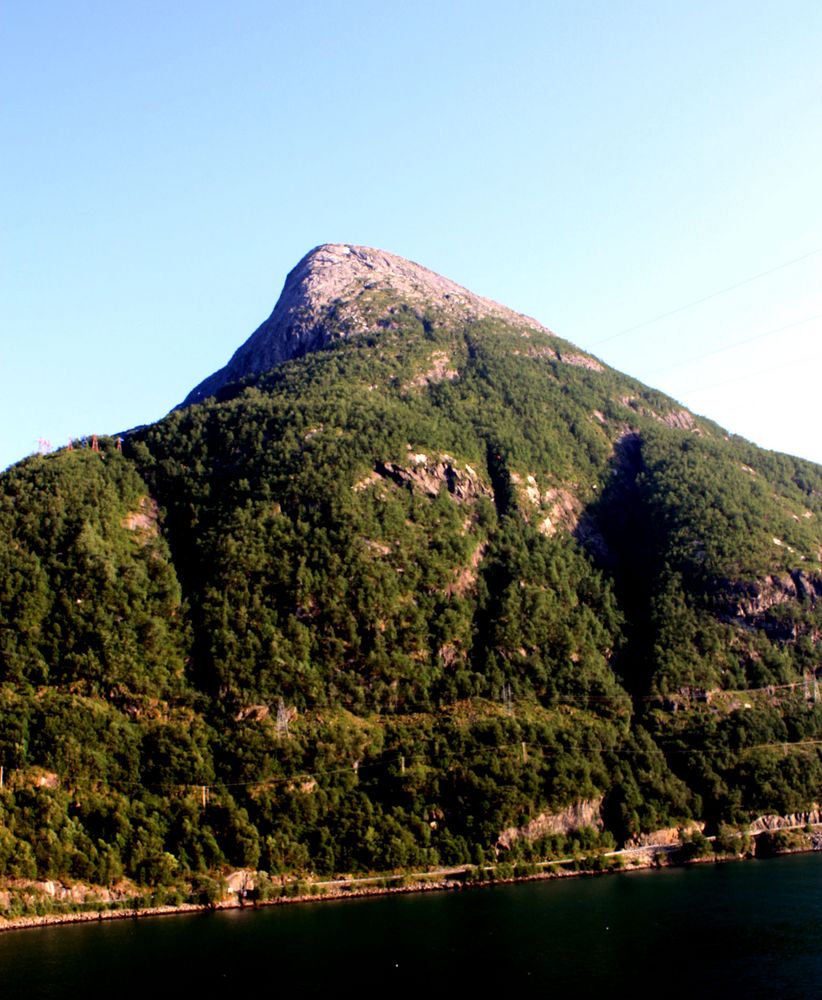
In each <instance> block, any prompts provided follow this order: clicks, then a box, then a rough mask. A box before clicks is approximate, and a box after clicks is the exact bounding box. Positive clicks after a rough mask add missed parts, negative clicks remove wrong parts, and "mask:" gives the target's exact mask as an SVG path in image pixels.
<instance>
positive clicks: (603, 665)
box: [0, 297, 822, 905]
mask: <svg viewBox="0 0 822 1000" xmlns="http://www.w3.org/2000/svg"><path fill="white" fill-rule="evenodd" d="M369 308H370V309H371V310H372V312H373V313H374V316H373V317H372V319H373V321H374V328H375V329H377V330H378V332H377V333H374V334H373V335H363V336H361V337H358V338H355V339H351V340H345V341H339V342H337V343H336V344H335V345H334V346H332V347H330V348H328V349H326V350H323V351H321V352H318V353H316V354H313V355H308V356H306V357H304V358H301V359H299V360H296V361H293V362H290V363H288V364H286V365H283V366H282V367H281V368H278V369H276V370H274V371H272V372H270V373H268V374H266V375H265V376H263V377H262V378H259V379H257V380H255V381H253V382H249V384H244V385H238V386H233V387H229V388H227V389H225V390H223V391H222V392H221V394H220V397H219V398H218V399H217V400H209V401H206V402H205V403H203V404H201V405H197V406H192V407H189V408H188V409H186V410H182V411H175V412H173V413H171V414H170V415H169V416H168V417H166V418H165V419H164V420H162V421H160V422H159V423H157V424H154V425H152V426H150V427H147V428H145V429H142V430H140V431H137V432H135V433H134V434H132V435H131V436H130V437H129V439H128V440H127V442H126V445H125V449H124V451H123V452H122V453H120V452H119V451H117V450H116V448H115V447H114V443H113V442H112V441H107V440H105V439H104V440H102V442H101V447H102V451H101V453H100V454H97V453H95V452H92V451H90V450H87V449H80V450H75V451H70V452H69V451H63V452H59V453H55V454H53V455H47V456H38V457H34V458H31V459H28V460H26V461H24V462H22V463H20V464H19V465H17V466H15V467H13V468H12V469H10V470H8V471H7V472H6V473H4V474H3V475H2V477H0V565H1V567H2V568H0V765H2V766H3V768H4V783H3V788H2V790H0V876H5V877H20V878H29V879H31V878H35V877H37V878H41V879H43V878H54V879H63V880H68V881H71V880H82V881H85V882H88V883H92V884H95V885H99V886H114V885H116V884H117V883H118V881H120V880H121V879H123V878H127V879H130V880H133V881H134V882H136V883H138V884H139V885H140V886H143V887H145V889H146V892H147V894H150V893H156V892H158V891H159V890H160V888H162V887H165V889H164V890H163V891H165V892H166V897H164V898H169V899H183V898H197V899H202V900H203V901H205V902H213V901H214V899H215V898H216V894H218V892H219V876H220V872H222V871H224V870H225V869H226V868H228V867H230V866H231V867H246V868H254V869H261V870H263V871H265V872H267V873H268V876H269V877H268V880H267V881H266V880H262V881H261V887H260V888H259V890H258V891H259V893H260V896H261V898H263V897H265V896H266V895H267V896H268V897H271V896H272V895H276V894H278V893H280V892H281V891H282V892H284V891H286V889H288V891H289V892H292V891H296V889H294V888H293V886H295V885H296V883H295V882H294V881H293V878H292V879H291V880H289V881H286V878H285V877H286V876H292V877H293V876H297V875H300V874H308V873H313V874H316V875H333V874H335V873H346V872H348V873H364V872H373V871H376V872H392V871H401V870H409V869H417V870H423V869H425V868H429V867H435V866H438V865H461V864H472V865H475V866H476V872H481V871H482V870H483V867H484V866H486V865H494V866H496V877H498V878H503V877H511V876H512V875H513V874H514V873H519V874H522V873H523V872H524V873H528V872H530V871H532V870H533V866H534V865H535V864H537V863H538V862H541V861H545V860H549V859H551V858H562V857H574V858H578V859H579V861H578V864H579V866H580V867H582V868H584V869H585V870H599V869H601V868H602V867H603V866H607V865H610V864H611V862H609V861H607V859H603V858H602V857H601V855H599V854H597V853H596V852H597V851H601V850H602V849H605V848H611V847H613V846H614V845H615V844H617V843H621V842H623V841H626V840H628V839H629V838H632V837H636V836H639V835H641V834H642V833H647V832H649V831H651V830H654V829H660V828H666V827H676V826H677V825H681V824H684V823H686V822H687V821H688V820H690V819H692V818H701V819H704V820H706V821H707V823H708V825H709V832H711V831H715V830H716V829H719V830H720V831H721V833H720V836H721V840H722V844H723V845H724V846H723V848H722V849H723V850H724V851H727V852H736V851H737V849H738V848H739V845H738V843H737V840H738V838H737V836H736V835H735V834H733V833H731V832H729V831H731V829H732V827H733V828H736V827H739V826H740V825H741V824H744V823H745V822H746V821H747V820H749V819H750V818H751V817H752V816H754V815H756V814H758V813H762V812H780V813H785V812H796V811H799V810H802V809H807V808H808V807H809V806H810V804H811V803H812V802H813V801H815V800H816V799H817V798H818V794H819V793H818V790H819V788H820V787H821V786H822V755H820V752H819V747H818V746H817V745H816V743H814V742H813V741H817V740H820V739H822V707H820V706H816V705H815V704H814V703H812V699H811V698H809V696H808V695H809V694H810V695H812V694H813V681H812V680H810V679H809V678H810V677H811V672H812V671H814V670H815V669H816V665H817V660H818V636H819V635H820V634H822V601H820V600H819V597H822V575H820V564H819V561H818V560H819V555H820V544H822V530H821V529H820V518H821V517H822V470H820V469H819V468H818V467H816V466H814V465H811V464H810V463H807V462H802V461H800V460H798V459H792V458H788V457H787V456H780V455H773V454H770V453H766V452H763V451H760V450H759V449H756V448H754V447H753V446H751V445H749V444H747V443H746V442H744V441H741V440H737V439H730V440H729V439H727V438H726V436H725V435H724V433H723V432H722V431H721V430H720V429H719V428H717V427H715V426H714V425H712V424H710V423H708V422H707V421H701V420H695V419H694V420H691V418H690V417H688V418H687V420H686V421H685V422H684V423H683V419H682V416H681V413H679V412H678V409H677V407H676V405H675V404H674V403H673V402H672V401H671V400H668V399H666V398H665V397H663V396H661V395H660V394H658V393H655V392H653V391H651V390H648V389H646V388H645V387H643V386H641V385H640V384H638V383H636V382H634V381H633V380H631V379H628V378H626V377H624V376H621V375H619V374H618V373H616V372H613V371H610V370H608V369H604V370H602V371H599V370H595V369H592V368H586V367H580V366H576V365H572V364H566V363H564V362H563V361H562V360H561V356H562V355H563V353H564V354H565V355H567V354H569V353H571V352H572V349H571V347H570V345H566V344H563V342H561V341H558V340H556V338H552V337H549V336H548V335H546V334H543V333H541V332H539V331H532V332H531V333H530V335H529V336H528V337H524V336H523V335H522V331H521V330H520V329H518V328H516V329H515V328H508V327H506V326H505V325H504V324H503V323H501V322H499V321H489V320H484V321H482V322H477V323H471V324H465V325H456V324H452V325H448V324H440V325H438V321H437V317H436V316H433V317H432V316H425V315H418V314H417V313H415V312H414V311H413V310H411V309H409V308H408V307H405V306H403V304H402V303H396V302H392V301H390V300H388V299H385V301H383V300H382V299H380V298H379V297H373V301H370V303H369ZM433 352H442V353H444V354H446V355H447V357H448V359H449V365H450V366H451V367H452V368H453V369H457V370H459V373H460V374H459V378H455V379H451V378H442V379H441V380H439V381H437V380H436V379H431V380H430V381H426V380H425V378H424V377H423V376H424V375H425V373H426V372H427V371H428V370H429V368H430V366H431V357H432V353H433ZM669 425H670V426H669ZM529 477H530V478H529ZM760 689H762V690H760ZM600 800H601V803H602V805H601V817H602V820H603V822H604V828H603V829H595V828H593V827H591V826H587V827H586V826H582V827H580V828H579V829H577V830H575V831H574V830H571V832H569V833H567V834H540V835H537V834H532V835H529V836H526V835H521V836H518V837H516V838H514V839H513V840H512V841H511V842H510V843H509V845H508V846H507V847H503V846H501V841H500V838H501V834H502V832H503V831H505V830H507V829H511V828H522V829H524V828H525V827H526V826H527V824H528V823H529V822H530V821H532V820H534V819H535V818H536V817H538V816H540V815H541V814H546V813H559V812H561V811H562V810H563V809H566V808H567V807H569V806H573V805H574V804H576V803H579V802H592V801H593V802H599V801H600ZM720 824H726V825H725V826H720ZM727 824H730V825H731V826H727ZM706 845H707V846H706ZM739 849H741V848H739ZM686 850H687V851H690V852H691V855H692V856H702V855H703V854H706V853H709V852H710V851H711V850H712V849H711V847H710V844H709V842H708V841H707V840H705V838H701V839H700V837H695V838H693V839H692V841H691V842H689V844H688V845H686ZM509 871H510V875H509V874H507V873H509ZM473 877H477V878H479V877H482V876H481V875H479V874H475V876H473ZM158 898H159V897H158ZM44 905H45V904H44Z"/></svg>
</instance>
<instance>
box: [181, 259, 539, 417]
mask: <svg viewBox="0 0 822 1000" xmlns="http://www.w3.org/2000/svg"><path fill="white" fill-rule="evenodd" d="M380 293H382V294H383V295H387V296H389V297H391V298H392V299H395V300H401V301H403V302H404V303H406V304H408V305H411V306H417V307H420V308H423V309H428V310H432V309H433V311H434V313H435V314H436V315H437V316H438V318H439V319H440V320H443V319H446V318H450V319H451V320H452V321H453V320H455V319H461V320H471V319H473V320H477V319H482V318H488V317H494V318H497V319H501V320H504V321H506V322H508V323H512V324H514V325H525V326H529V327H536V328H538V329H543V328H542V326H541V324H539V323H537V321H536V320H534V319H531V318H529V317H528V316H523V315H521V314H520V313H517V312H514V311H513V310H512V309H508V308H507V307H505V306H502V305H499V304H498V303H497V302H492V301H491V300H490V299H485V298H482V297H481V296H479V295H475V294H474V293H473V292H469V291H468V289H467V288H463V287H462V286H461V285H458V284H457V283H456V282H454V281H450V280H449V279H448V278H443V277H441V276H440V275H439V274H436V273H435V272H434V271H429V270H428V268H425V267H422V266H421V265H419V264H415V263H414V262H413V261H410V260H406V259H405V258H403V257H398V256H397V255H396V254H392V253H388V252H387V251H385V250H374V249H372V248H371V247H361V246H353V245H351V244H348V243H324V244H322V245H321V246H318V247H315V248H314V249H313V250H311V251H310V252H309V253H307V254H306V255H305V257H303V259H302V260H301V261H300V262H299V263H298V264H297V266H296V267H295V268H294V269H293V270H292V271H291V272H290V273H289V275H288V277H287V278H286V279H285V285H284V287H283V290H282V293H281V294H280V297H279V299H278V300H277V304H276V305H275V306H274V311H273V312H272V313H271V315H270V316H269V317H268V319H267V320H266V321H265V322H264V323H263V324H262V325H261V326H259V327H258V328H257V329H256V330H255V331H254V333H253V334H252V335H251V336H250V337H249V338H248V340H247V341H246V342H245V343H244V344H243V345H242V346H241V347H240V348H238V349H237V351H235V353H234V354H233V356H232V357H231V360H230V361H229V362H228V364H227V365H225V367H223V368H221V369H220V370H219V371H216V372H214V374H213V375H209V376H208V378H206V379H204V380H203V381H202V382H201V383H200V384H199V385H198V386H196V387H195V388H194V389H192V390H191V392H190V393H189V394H188V396H186V398H185V399H184V400H183V403H182V406H189V405H190V404H192V403H199V402H201V401H202V400H204V399H206V398H207V397H208V396H211V395H213V394H214V393H215V392H217V390H218V389H220V388H222V386H224V385H227V384H229V383H231V382H237V381H239V380H240V379H243V378H247V377H248V376H250V375H258V374H261V373H262V372H266V371H268V370H269V369H270V368H273V367H275V366H276V365H279V364H282V363H283V362H284V361H288V360H290V359H291V358H295V357H300V356H301V355H303V354H308V353H309V352H311V351H316V350H318V349H320V348H321V347H324V346H325V345H326V344H327V343H329V342H330V341H331V340H332V339H336V338H340V337H346V336H352V335H356V334H359V333H365V332H367V331H368V330H369V329H370V328H371V326H372V324H371V322H370V321H371V320H372V319H373V305H374V301H375V298H377V297H378V296H379V294H380ZM332 330H333V332H332Z"/></svg>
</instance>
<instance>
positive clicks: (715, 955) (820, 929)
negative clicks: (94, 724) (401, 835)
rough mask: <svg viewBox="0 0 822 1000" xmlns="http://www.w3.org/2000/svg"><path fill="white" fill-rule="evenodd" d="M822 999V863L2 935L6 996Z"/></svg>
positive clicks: (752, 865)
mask: <svg viewBox="0 0 822 1000" xmlns="http://www.w3.org/2000/svg"><path fill="white" fill-rule="evenodd" d="M483 987H484V988H485V991H493V992H494V993H495V994H499V993H500V992H501V991H503V990H505V991H506V992H507V991H510V990H516V991H518V995H519V996H523V995H524V994H523V992H522V991H523V990H535V991H538V995H540V996H546V997H551V996H558V995H561V996H563V997H565V998H570V997H580V996H591V995H597V996H599V997H603V996H605V997H609V996H617V995H618V996H622V995H626V994H627V995H633V996H635V997H646V996H659V997H680V996H681V997H686V996H687V997H689V998H692V1000H704V998H707V997H720V996H721V997H727V998H734V997H769V998H771V1000H780V998H792V997H803V998H805V997H811V998H816V997H818V998H822V857H821V856H819V855H802V856H798V857H787V858H779V859H776V860H772V861H750V862H745V863H735V864H726V865H702V866H699V867H695V868H688V869H683V868H680V869H672V870H665V871H654V872H637V873H633V874H620V875H613V876H610V877H605V878H590V879H585V878H577V879H567V880H564V881H553V882H538V883H527V884H522V885H511V886H494V887H490V888H484V889H474V890H469V891H463V892H450V893H426V894H420V895H406V896H389V897H381V898H371V899H353V900H346V901H339V902H324V903H308V904H304V905H298V906H282V907H273V908H267V909H260V910H257V911H252V910H243V911H236V910H235V911H228V912H222V913H213V914H202V915H199V914H198V915H194V916H186V917H182V916H181V917H165V918H163V917H157V918H145V919H141V920H126V921H113V922H108V923H98V924H78V925H71V926H64V927H55V928H41V929H37V930H27V931H12V932H9V933H6V934H2V935H0V997H2V998H3V1000H6V998H9V1000H11V998H15V997H27V998H35V997H64V996H75V997H83V996H88V997H96V996H112V997H124V996H125V997H128V996H142V997H149V998H151V997H152V996H154V997H162V996H167V995H171V994H178V993H181V994H185V995H186V996H187V995H188V994H189V993H190V992H191V991H196V992H197V994H198V995H200V996H213V995H216V994H217V993H220V994H223V995H225V994H226V993H230V994H234V993H241V994H242V993H246V992H247V991H250V992H251V995H253V996H259V997H275V996H284V995H286V992H289V993H294V992H297V991H298V992H299V993H302V994H303V995H309V996H310V995H317V994H319V993H321V992H323V993H325V992H328V991H333V992H334V993H337V994H342V995H343V996H344V995H347V994H349V993H356V994H359V995H360V996H370V995H374V994H376V993H382V992H389V993H392V994H393V993H398V994H400V995H403V994H405V993H407V992H410V991H413V992H414V994H415V995H426V994H427V995H429V996H431V995H434V996H436V995H441V994H444V993H445V992H446V991H447V992H448V993H452V992H453V991H455V990H458V989H460V988H462V990H466V989H467V990H471V991H477V992H479V991H480V990H481V988H483Z"/></svg>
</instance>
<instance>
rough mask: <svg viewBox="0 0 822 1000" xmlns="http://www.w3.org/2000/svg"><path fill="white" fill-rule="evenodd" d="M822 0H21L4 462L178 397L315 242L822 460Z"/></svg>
mask: <svg viewBox="0 0 822 1000" xmlns="http://www.w3.org/2000/svg"><path fill="white" fill-rule="evenodd" d="M820 52H822V4H819V3H818V0H785V2H783V3H780V4H779V5H777V4H775V3H773V2H767V3H762V2H757V0H745V2H735V0H729V2H723V0H712V2H710V3H707V2H701V0H692V2H689V3H688V4H683V3H681V2H676V3H675V2H666V0H654V2H631V0H625V2H620V0H602V2H597V0H567V2H550V0H543V2H534V3H531V2H525V0H509V2H508V3H506V4H505V5H503V4H501V3H499V0H494V2H485V0H473V2H448V0H439V2H437V3H431V2H428V0H417V2H415V3H414V4H402V5H400V4H386V3H385V2H381V3H372V2H366V0H346V2H345V3H343V2H331V0H326V2H318V0H314V2H312V0H303V2H301V3H300V4H294V3H283V2H278V0H268V2H262V0H233V2H232V3H230V4H229V3H228V2H227V0H226V2H213V0H197V2H189V0H176V2H175V3H172V4H170V3H167V2H162V3H159V2H154V0H140V2H131V0H118V2H117V3H111V2H109V0H106V2H94V0H75V2H73V3H66V2H65V0H60V2H51V0H2V2H1V3H0V105H1V107H0V143H1V144H2V145H1V146H0V150H2V155H0V208H1V209H2V211H1V213H0V219H1V220H2V222H1V224H2V230H0V255H1V256H0V379H1V380H2V382H1V384H2V392H0V468H4V467H5V466H7V465H8V464H9V463H11V462H14V461H17V460H18V459H20V458H22V457H23V456H25V455H27V454H29V453H31V452H32V451H36V450H37V449H38V446H39V445H38V442H39V441H40V440H41V439H43V440H49V441H50V442H51V443H52V445H53V446H55V447H56V446H63V445H65V444H66V443H67V441H68V439H69V438H70V437H78V436H81V435H90V434H93V433H97V434H103V433H116V432H118V431H121V430H124V429H126V428H129V427H133V426H135V425H138V424H142V423H147V422H150V421H153V420H156V419H158V418H160V417H162V416H163V415H164V414H165V413H167V412H168V411H169V410H170V409H171V408H172V407H173V406H175V405H176V404H177V403H178V402H180V401H181V400H182V399H183V397H184V396H185V395H186V394H187V393H188V391H189V390H190V389H191V388H192V387H193V386H194V385H196V384H197V383H198V382H200V381H201V380H202V379H203V378H204V377H205V376H206V375H208V374H210V373H211V372H212V371H214V370H216V369H217V368H219V367H221V366H222V365H223V364H225V362H226V361H227V360H228V358H229V357H230V355H231V354H232V353H233V352H234V350H235V349H236V348H237V347H238V346H239V345H240V344H241V343H242V342H243V341H244V340H245V339H246V338H247V337H248V336H249V335H250V334H251V333H252V332H253V331H254V329H255V328H256V327H257V326H258V325H259V323H260V322H262V320H264V319H265V318H266V317H267V316H268V314H269V313H270V311H271V309H272V308H273V306H274V303H275V301H276V299H277V297H278V295H279V292H280V290H281V288H282V284H283V281H284V280H285V276H286V274H287V272H288V271H289V270H290V269H291V268H292V267H293V266H294V264H296V262H297V261H298V260H299V259H300V258H301V257H302V256H303V255H304V254H305V253H306V252H307V251H308V250H310V249H311V248H312V247H314V246H316V245H318V244H320V243H325V242H340V243H355V244H363V245H367V246H375V247H381V248H383V249H386V250H389V251H392V252H393V253H397V254H400V255H402V256H404V257H408V258H411V259H412V260H415V261H417V262H418V263H420V264H423V265H425V266H427V267H430V268H432V269H433V270H435V271H438V272H439V273H441V274H444V275H445V276H447V277H449V278H452V279H454V280H455V281H458V282H459V283H460V284H463V285H465V286H466V287H468V288H470V289H471V290H472V291H475V292H477V293H478V294H480V295H485V296H488V297H490V298H493V299H496V300H498V301H500V302H503V303H504V304H506V305H508V306H510V307H512V308H514V309H517V310H519V311H521V312H525V313H527V314H529V315H532V316H534V317H536V318H537V319H538V320H540V322H542V323H544V324H545V325H546V326H549V327H550V328H551V329H552V330H554V331H555V332H556V333H557V334H559V335H560V336H562V337H564V338H566V339H567V340H570V341H573V342H574V343H576V344H578V345H579V346H580V347H582V348H584V349H586V350H589V351H591V352H593V353H594V354H596V355H597V356H598V357H600V358H602V359H603V360H604V361H606V362H607V363H608V364H611V365H613V366H614V367H616V368H618V369H620V370H622V371H624V372H626V373H628V374H630V375H633V376H635V377H636V378H639V379H641V380H642V381H643V382H646V383H647V384H649V385H651V386H654V387H656V388H659V389H661V390H663V391H664V392H667V393H669V394H670V395H672V396H674V397H675V398H676V399H678V400H679V401H680V402H682V403H683V404H684V405H686V406H687V407H689V408H690V409H692V410H694V411H695V412H697V413H700V414H703V415H705V416H708V417H710V418H711V419H713V420H715V421H717V422H718V423H720V424H721V425H723V426H724V427H726V428H727V429H728V430H729V431H731V432H733V433H737V434H741V435H742V436H744V437H746V438H748V439H749V440H752V441H754V442H755V443H757V444H760V445H762V446H764V447H767V448H772V449H776V450H779V451H784V452H788V453H791V454H796V455H801V456H803V457H806V458H810V459H812V460H814V461H816V462H822V435H820V434H819V433H818V432H817V421H818V411H819V398H820V394H819V381H820V378H819V376H820V374H821V373H822V280H820V279H822V183H820V177H822V169H821V168H820V164H822V60H820V58H819V53H820Z"/></svg>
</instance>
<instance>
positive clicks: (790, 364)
mask: <svg viewBox="0 0 822 1000" xmlns="http://www.w3.org/2000/svg"><path fill="white" fill-rule="evenodd" d="M821 360H822V354H812V355H811V356H810V357H805V358H794V359H793V360H792V361H786V362H785V363H784V364H781V365H771V366H770V367H769V368H760V369H759V370H758V371H755V372H746V373H745V374H744V375H735V376H734V377H733V378H726V379H721V380H720V381H719V382H710V383H708V384H707V385H700V386H695V387H693V388H685V389H679V390H677V395H680V396H684V395H686V394H690V393H692V392H705V391H707V390H708V389H716V388H718V387H719V386H723V385H730V384H731V383H733V382H744V381H746V380H747V379H751V378H759V377H760V376H761V375H771V374H773V372H778V371H782V370H783V369H785V368H794V367H795V366H796V365H804V364H807V363H808V362H810V361H821Z"/></svg>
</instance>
